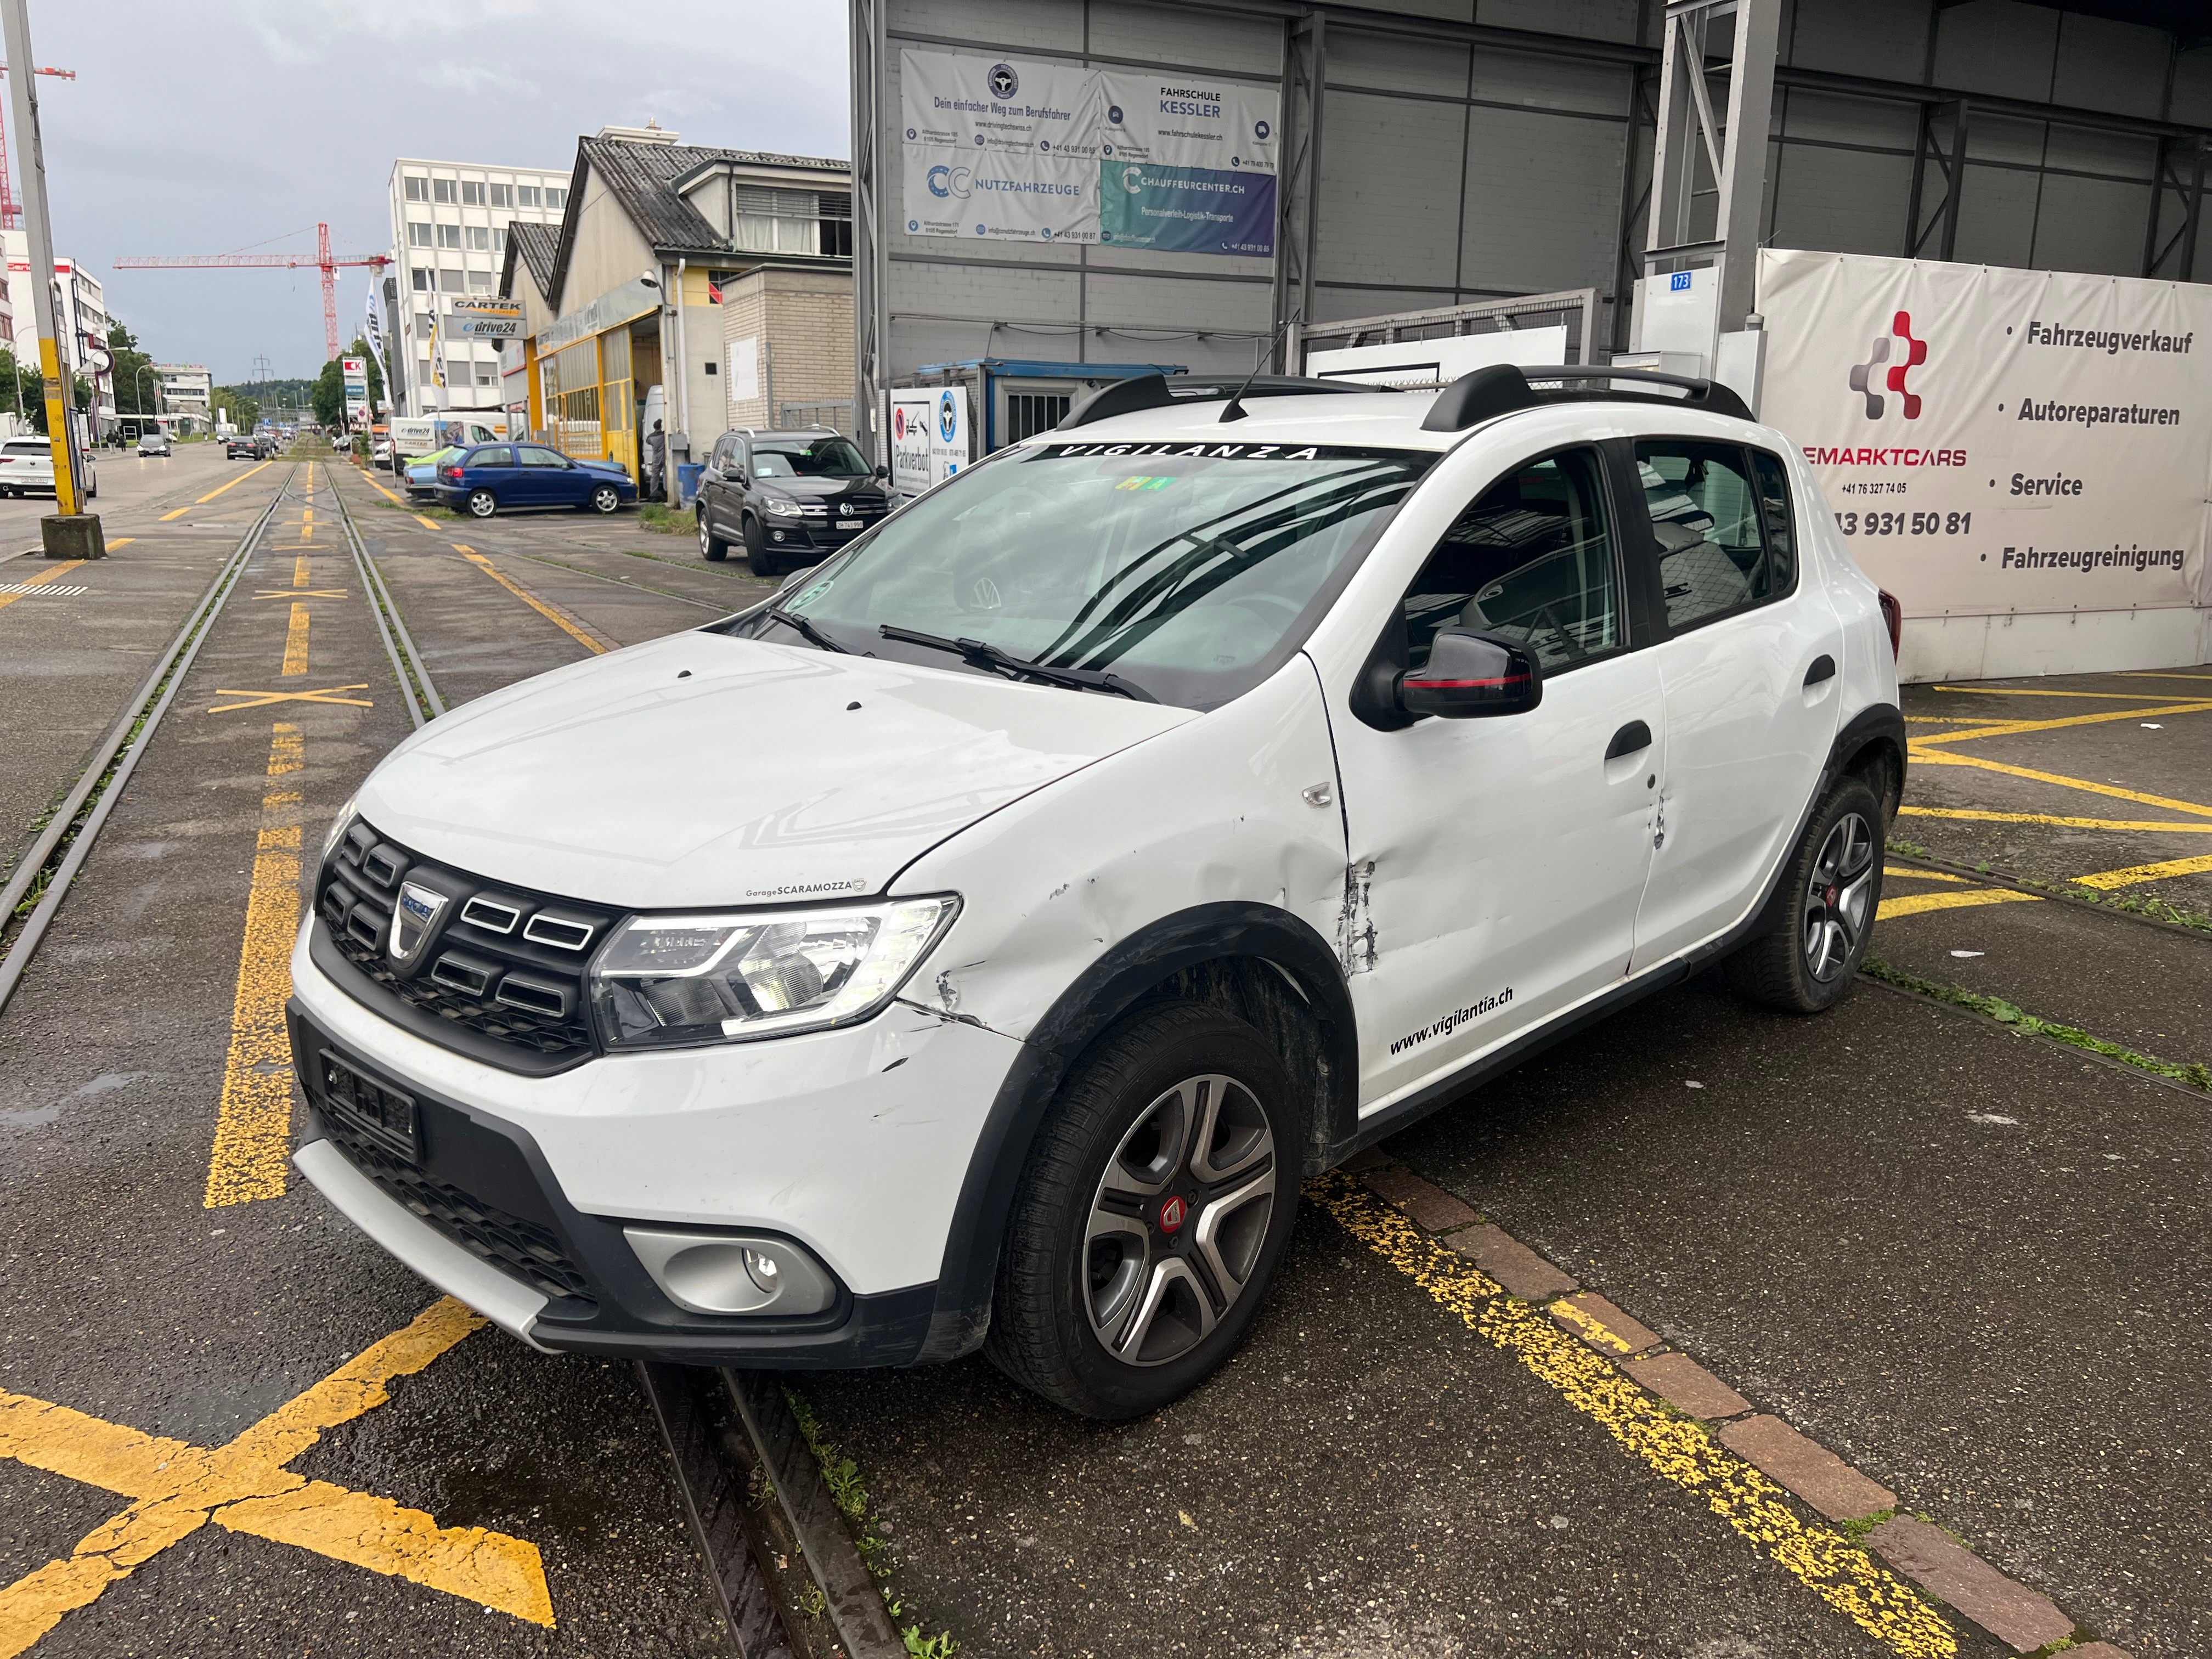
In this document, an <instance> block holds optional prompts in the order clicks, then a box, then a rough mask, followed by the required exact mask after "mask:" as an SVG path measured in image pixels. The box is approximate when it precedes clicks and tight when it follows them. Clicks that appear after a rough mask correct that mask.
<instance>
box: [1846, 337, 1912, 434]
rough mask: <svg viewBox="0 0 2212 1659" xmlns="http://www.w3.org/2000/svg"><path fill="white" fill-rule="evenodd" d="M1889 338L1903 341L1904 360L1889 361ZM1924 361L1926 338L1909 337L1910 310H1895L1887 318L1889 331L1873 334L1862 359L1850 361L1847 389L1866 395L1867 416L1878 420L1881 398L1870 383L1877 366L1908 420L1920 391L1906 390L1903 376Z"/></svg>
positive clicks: (1872, 419) (1882, 403) (1883, 381)
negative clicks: (1902, 406)
mask: <svg viewBox="0 0 2212 1659" xmlns="http://www.w3.org/2000/svg"><path fill="white" fill-rule="evenodd" d="M1892 340H1902V341H1904V342H1905V361H1904V362H1901V363H1890V362H1889V346H1890V342H1891V341H1892ZM1927 361H1928V342H1927V341H1925V340H1916V339H1914V338H1913V337H1912V313H1911V312H1909V311H1900V312H1899V313H1897V315H1896V316H1895V317H1894V318H1893V319H1891V321H1890V325H1889V332H1888V333H1887V334H1881V335H1877V336H1876V337H1875V343H1874V345H1873V348H1872V349H1870V350H1869V352H1868V353H1867V360H1866V362H1863V363H1853V364H1852V365H1851V390H1852V391H1854V392H1857V393H1859V395H1860V396H1862V397H1863V398H1865V399H1866V417H1867V419H1869V421H1878V420H1880V419H1881V411H1882V409H1883V406H1884V403H1885V399H1884V398H1883V397H1882V395H1881V392H1877V391H1875V389H1874V386H1873V385H1872V384H1871V382H1872V380H1873V375H1874V371H1875V369H1877V368H1881V370H1882V376H1881V383H1882V385H1883V386H1885V387H1886V388H1887V389H1888V390H1889V391H1891V392H1897V393H1898V394H1899V395H1900V396H1901V397H1903V398H1904V399H1905V419H1906V420H1908V421H1917V420H1918V419H1919V418H1920V394H1919V393H1918V392H1907V391H1906V390H1905V374H1907V373H1908V372H1909V371H1910V370H1912V369H1915V368H1918V367H1919V366H1920V365H1921V364H1923V363H1924V362H1927ZM1885 364H1888V367H1887V368H1883V365H1885Z"/></svg>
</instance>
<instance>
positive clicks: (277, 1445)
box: [0, 1297, 554, 1659]
mask: <svg viewBox="0 0 2212 1659" xmlns="http://www.w3.org/2000/svg"><path fill="white" fill-rule="evenodd" d="M483 1323H484V1322H483V1320H482V1319H481V1318H479V1317H477V1316H476V1315H475V1314H473V1313H471V1312H470V1311H469V1310H467V1309H466V1308H465V1307H463V1306H462V1305H461V1304H459V1303H458V1302H455V1301H454V1300H453V1299H452V1298H451V1297H446V1298H444V1299H442V1300H441V1301H439V1302H436V1303H434V1304H432V1305H431V1306H429V1307H428V1308H426V1309H425V1310H423V1311H422V1313H421V1314H419V1315H417V1316H416V1318H415V1320H414V1321H413V1322H412V1323H410V1324H409V1325H408V1326H407V1327H406V1328H404V1329H402V1330H398V1331H395V1332H394V1333H392V1334H391V1335H390V1336H387V1337H386V1338H385V1339H384V1340H381V1341H380V1342H377V1343H375V1344H374V1345H373V1346H370V1347H369V1348H368V1349H367V1350H366V1351H364V1352H362V1354H361V1355H360V1356H359V1357H357V1358H354V1359H351V1360H349V1361H348V1362H347V1363H346V1364H343V1365H341V1366H339V1367H338V1369H337V1370H335V1371H333V1372H331V1374H330V1375H329V1376H325V1378H323V1380H322V1381H321V1382H319V1383H315V1384H314V1385H313V1387H311V1388H309V1389H307V1391H306V1392H305V1393H303V1394H301V1395H300V1396H299V1397H298V1398H297V1399H295V1400H293V1401H289V1403H287V1404H286V1405H283V1406H281V1407H278V1408H277V1409H276V1411H274V1412H272V1413H270V1414H269V1415H268V1416H267V1417H265V1418H264V1419H261V1421H260V1422H258V1423H257V1424H255V1425H253V1426H252V1428H250V1429H248V1430H246V1432H245V1433H243V1434H241V1435H240V1436H239V1437H237V1438H236V1439H235V1440H234V1441H232V1442H231V1443H229V1444H228V1445H227V1446H223V1447H220V1448H215V1449H210V1448H206V1447H201V1446H195V1445H191V1444H190V1443H187V1442H185V1441H182V1440H173V1439H169V1438H167V1437H156V1436H154V1435H149V1434H145V1433H143V1432H141V1431H138V1430H137V1429H133V1428H130V1427H127V1426H126V1425H123V1424H120V1423H109V1422H105V1421H103V1420H102V1419H99V1418H96V1417H93V1416H89V1415H88V1414H87V1413H83V1412H79V1411H73V1410H71V1409H70V1407H66V1406H60V1405H56V1404H54V1403H52V1401H45V1400H38V1399H34V1398H33V1397H31V1396H30V1395H19V1394H10V1393H9V1392H7V1391H5V1390H0V1457H8V1458H13V1459H14V1460H15V1461H16V1462H20V1463H22V1464H24V1465H26V1466H27V1467H28V1468H35V1469H42V1470H45V1471H46V1472H47V1473H48V1474H58V1475H62V1476H64V1477H65V1478H66V1479H69V1480H76V1481H79V1482H81V1483H82V1484H84V1485H86V1486H98V1487H100V1488H101V1489H102V1490H104V1491H107V1492H114V1493H116V1494H118V1496H120V1497H123V1498H127V1499H129V1500H130V1503H129V1507H127V1508H125V1510H122V1512H121V1513H119V1514H118V1515H115V1516H111V1517H109V1518H108V1519H107V1520H106V1521H105V1522H102V1523H101V1524H100V1525H99V1526H98V1527H95V1528H93V1530H92V1531H91V1532H90V1533H88V1534H86V1535H85V1536H84V1537H83V1538H82V1540H80V1541H78V1543H77V1546H76V1548H75V1549H74V1550H73V1551H72V1552H71V1553H70V1554H69V1555H68V1556H67V1557H66V1558H64V1559H57V1560H52V1561H49V1562H47V1563H46V1565H45V1566H43V1567H40V1568H38V1569H36V1570H35V1571H31V1572H28V1573H26V1574H24V1576H23V1577H21V1578H19V1579H17V1580H16V1581H15V1583H12V1584H9V1585H8V1586H6V1587H5V1588H4V1589H0V1659H16V1656H18V1655H20V1654H21V1653H23V1652H25V1651H26V1650H28V1649H29V1648H30V1647H31V1646H32V1645H33V1644H35V1643H36V1642H37V1641H38V1640H39V1639H40V1638H41V1637H43V1636H45V1635H46V1633H47V1632H49V1631H51V1630H52V1629H53V1628H54V1627H55V1626H57V1625H58V1624H59V1623H60V1622H61V1621H62V1620H64V1618H66V1617H67V1616H68V1615H69V1614H70V1613H73V1612H75V1611H76V1609H78V1608H80V1607H88V1606H90V1605H91V1604H92V1603H93V1602H94V1601H97V1600H98V1599H99V1597H100V1593H101V1592H102V1591H103V1590H105V1589H106V1588H107V1587H108V1586H109V1585H110V1584H112V1583H118V1582H120V1581H121V1580H122V1579H125V1578H127V1577H130V1576H131V1573H132V1571H135V1570H136V1569H137V1568H138V1567H141V1566H143V1565H145V1564H146V1563H147V1562H148V1561H149V1560H151V1559H153V1558H154V1557H155V1556H156V1555H158V1554H160V1553H161V1552H162V1551H163V1550H165V1549H167V1548H168V1547H169V1546H171V1545H172V1544H174V1543H177V1542H179V1541H180V1540H182V1539H185V1538H187V1537H190V1536H191V1534H193V1533H195V1532H197V1530H198V1529H199V1528H201V1527H203V1526H204V1525H205V1524H207V1523H208V1522H210V1521H212V1522H215V1524H216V1525H217V1526H219V1527H222V1528H225V1529H226V1530H228V1531H230V1532H240V1533H246V1534H252V1536H255V1537H259V1538H267V1539H271V1540H274V1541H276V1542H278V1543H284V1544H294V1545H297V1546H298V1547H301V1548H302V1549H307V1550H312V1551H313V1552H314V1553H317V1554H319V1555H324V1556H327V1557H329V1558H331V1559H333V1560H338V1561H345V1562H349V1563H350V1564H352V1565H356V1566H362V1567H366V1568H368V1569H369V1571H373V1572H380V1573H384V1574H386V1575H388V1576H391V1577H401V1578H405V1579H408V1580H410V1582H412V1583H417V1584H422V1585H425V1586H427V1587H428V1588H430V1589H437V1590H442V1591H444V1592H446V1593H447V1594H448V1595H459V1596H464V1597H466V1598H467V1599H468V1600H470V1601H476V1602H478V1603H480V1604H481V1605H483V1606H484V1607H493V1608H496V1609H498V1610H499V1611H501V1612H502V1613H510V1614H512V1615H513V1616H514V1617H515V1618H518V1619H523V1620H529V1621H530V1622H531V1623H532V1624H537V1625H544V1626H549V1627H550V1626H551V1625H552V1624H553V1622H554V1619H553V1601H552V1597H551V1595H550V1593H549V1592H548V1590H547V1588H546V1584H545V1567H544V1560H543V1559H542V1558H541V1557H540V1555H539V1554H538V1547H537V1546H536V1545H534V1544H532V1543H530V1542H528V1541H526V1540H523V1539H520V1538H511V1537H509V1536H507V1534H504V1533H496V1532H490V1531H488V1530H486V1529H485V1528H481V1527H442V1528H441V1527H440V1526H439V1525H438V1523H437V1522H436V1520H435V1519H434V1518H433V1517H432V1516H428V1515H425V1514H423V1513H422V1511H421V1510H408V1509H402V1508H401V1507H400V1506H399V1505H398V1504H394V1503H392V1501H391V1500H390V1499H388V1498H377V1497H373V1496H371V1495H370V1494H368V1493H366V1492H349V1491H348V1490H347V1489H346V1488H345V1487H343V1486H333V1485H331V1483H330V1482H328V1481H325V1480H307V1478H306V1477H305V1476H304V1475H300V1474H294V1473H293V1472H292V1471H291V1470H289V1469H288V1468H284V1467H283V1466H284V1465H285V1464H286V1463H288V1462H291V1461H293V1460H294V1459H295V1458H297V1457H298V1456H299V1455H301V1453H303V1452H305V1451H307V1449H309V1448H310V1447H312V1446H313V1445H314V1444H315V1443H316V1442H317V1441H319V1439H321V1437H322V1436H323V1433H324V1431H325V1430H328V1429H331V1428H335V1427H337V1426H338V1425H340V1424H343V1423H349V1422H351V1421H352V1420H353V1419H356V1418H357V1417H360V1416H361V1415H362V1413H366V1412H368V1411H371V1410H373V1409H374V1408H375V1407H378V1406H381V1405H383V1404H384V1403H385V1402H386V1401H388V1400H389V1399H390V1398H391V1395H390V1393H389V1392H388V1390H387V1389H386V1384H387V1383H390V1382H391V1381H392V1379H393V1378H395V1377H399V1376H411V1375H413V1374H414V1373H416V1372H418V1371H420V1370H422V1369H423V1368H424V1367H426V1366H428V1364H430V1363H431V1362H432V1361H433V1360H435V1359H436V1358H438V1356H439V1355H441V1354H442V1353H444V1352H446V1351H447V1350H448V1349H449V1348H451V1347H452V1346H453V1345H454V1344H455V1343H457V1342H459V1340H461V1339H462V1338H463V1337H465V1336H466V1335H468V1334H470V1333H471V1331H475V1330H477V1329H479V1328H482V1327H483Z"/></svg>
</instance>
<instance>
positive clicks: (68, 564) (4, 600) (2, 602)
mask: <svg viewBox="0 0 2212 1659" xmlns="http://www.w3.org/2000/svg"><path fill="white" fill-rule="evenodd" d="M87 562H88V561H86V560H83V559H64V560H63V561H62V562H60V563H59V564H50V565H48V566H47V567H46V568H45V569H44V570H41V571H40V572H39V573H38V574H36V575H34V576H26V577H24V578H23V580H22V581H21V583H20V584H18V586H23V587H40V586H45V585H46V583H48V582H50V581H52V580H53V579H54V578H55V577H57V576H65V575H67V574H69V573H70V571H72V570H74V569H76V568H77V567H78V566H79V565H82V564H84V563H87ZM22 597H23V596H22V595H21V593H0V611H4V610H6V609H7V608H8V607H9V605H13V604H15V601H16V600H18V599H21V598H22Z"/></svg>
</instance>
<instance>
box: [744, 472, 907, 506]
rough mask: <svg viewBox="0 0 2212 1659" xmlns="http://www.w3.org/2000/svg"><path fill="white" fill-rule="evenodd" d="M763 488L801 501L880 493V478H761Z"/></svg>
mask: <svg viewBox="0 0 2212 1659" xmlns="http://www.w3.org/2000/svg"><path fill="white" fill-rule="evenodd" d="M760 487H761V489H763V490H764V491H767V492H769V493H771V494H775V495H789V496H791V497H793V499H795V500H798V501H821V500H823V499H824V498H825V497H828V496H831V495H882V494H883V493H884V482H883V480H882V479H880V478H875V477H868V478H763V479H762V480H761V481H760Z"/></svg>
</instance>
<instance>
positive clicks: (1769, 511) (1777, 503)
mask: <svg viewBox="0 0 2212 1659" xmlns="http://www.w3.org/2000/svg"><path fill="white" fill-rule="evenodd" d="M1751 476H1752V477H1753V480H1754V481H1755V482H1756V483H1758V485H1759V517H1760V521H1761V522H1762V523H1763V524H1765V526H1766V569H1767V589H1768V591H1769V592H1773V593H1786V592H1789V591H1790V583H1791V582H1793V581H1795V580H1796V578H1797V541H1796V534H1795V532H1794V530H1793V528H1792V526H1791V524H1790V475H1789V473H1788V472H1787V471H1784V469H1783V465H1782V461H1781V459H1780V458H1779V457H1778V456H1774V455H1770V454H1768V453H1766V452H1765V450H1763V449H1754V450H1753V451H1752V452H1751Z"/></svg>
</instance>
